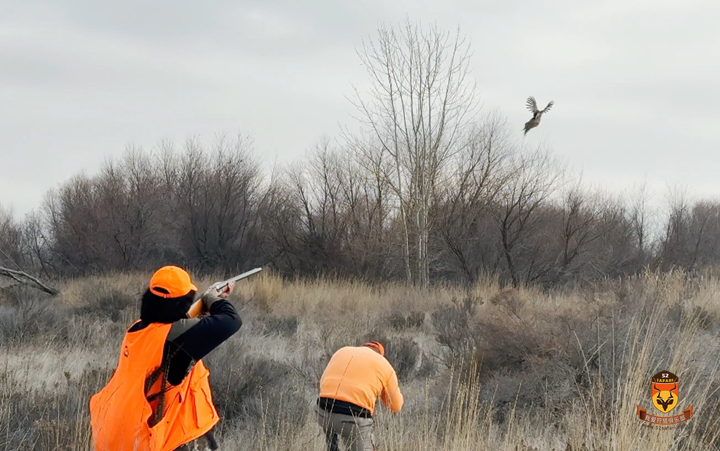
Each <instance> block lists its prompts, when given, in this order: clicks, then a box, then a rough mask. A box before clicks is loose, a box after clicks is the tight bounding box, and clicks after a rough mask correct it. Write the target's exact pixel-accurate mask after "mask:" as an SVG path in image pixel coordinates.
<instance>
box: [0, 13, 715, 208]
mask: <svg viewBox="0 0 720 451" xmlns="http://www.w3.org/2000/svg"><path fill="white" fill-rule="evenodd" d="M406 16H408V17H409V18H410V19H411V20H413V21H422V22H424V23H427V22H429V21H435V22H436V23H437V24H438V25H439V26H441V27H443V28H446V29H448V30H453V29H454V28H455V27H458V26H459V27H460V28H461V30H462V31H463V32H464V33H466V34H467V36H468V38H469V39H470V41H471V42H472V47H473V50H474V56H473V59H472V70H473V73H472V75H473V77H474V78H475V79H476V80H477V83H478V87H479V94H480V98H481V102H482V105H483V108H484V110H485V111H491V110H495V111H499V112H500V113H502V114H503V115H505V116H506V117H507V120H508V124H509V127H510V128H511V129H517V133H518V138H521V136H522V132H521V129H522V127H523V124H524V122H525V121H527V120H528V119H529V116H530V115H529V112H528V111H527V110H525V106H524V103H525V99H526V98H527V97H528V96H529V95H534V96H535V97H536V98H537V100H538V103H539V104H541V105H542V106H544V105H545V104H546V103H547V102H548V101H549V100H554V101H555V106H554V107H553V109H552V111H550V112H549V113H547V114H546V115H545V116H544V117H543V121H542V124H541V125H540V127H538V128H536V129H534V130H532V131H531V132H530V133H529V134H528V136H527V137H526V138H525V139H526V141H528V142H530V143H544V144H545V145H546V146H548V147H549V148H551V149H552V150H553V151H554V153H555V154H556V155H557V156H558V157H560V158H561V159H562V160H564V161H565V162H566V163H568V164H569V165H570V166H571V167H572V168H574V169H575V170H576V171H577V172H578V173H579V172H580V171H582V173H583V174H584V178H585V180H586V181H587V182H588V183H592V184H595V185H600V186H604V187H606V188H607V189H608V190H616V191H618V190H619V191H622V190H625V189H628V188H630V187H632V186H633V185H634V184H639V183H642V182H643V180H647V182H648V184H649V185H650V187H651V188H654V189H655V190H656V192H657V193H658V195H659V196H662V195H663V194H664V191H665V187H666V185H667V184H677V183H680V184H684V185H686V186H687V187H688V188H689V189H690V192H691V194H695V195H698V196H703V197H712V198H718V197H720V153H719V152H718V150H719V149H718V145H717V144H716V143H717V132H716V130H717V125H716V122H717V121H718V119H720V117H719V116H720V115H719V114H718V112H717V108H718V105H720V84H719V82H718V80H720V62H719V61H720V50H719V49H720V28H718V27H717V22H718V20H719V19H720V3H718V2H717V1H714V0H608V1H602V0H601V1H594V2H588V1H578V0H547V1H544V2H538V1H530V0H505V1H497V0H496V1H486V0H485V1H483V0H442V1H441V0H432V1H428V0H425V1H423V0H414V1H410V0H393V1H378V0H362V1H358V0H340V1H338V0H305V1H302V2H300V1H297V0H294V1H287V0H265V1H255V2H248V1H242V0H240V1H238V0H236V1H225V0H218V1H210V2H197V1H188V0H173V1H159V0H142V1H141V0H125V1H122V2H120V1H113V2H109V1H97V0H94V1H90V0H85V1H83V0H56V1H33V0H3V1H2V2H0V99H1V101H2V108H0V153H1V154H2V165H0V203H2V204H3V205H5V206H12V207H13V208H14V210H15V212H16V214H24V213H26V212H28V211H30V210H31V209H33V208H35V207H37V206H39V205H40V202H41V200H42V197H43V195H44V194H45V192H46V191H47V190H48V189H50V188H52V187H55V186H57V185H58V184H59V183H61V182H62V181H64V180H66V179H67V178H69V177H70V176H71V175H73V174H76V173H79V172H80V171H82V170H85V171H87V172H89V173H93V172H95V171H96V170H97V169H98V168H99V167H100V165H101V164H102V162H103V160H105V159H106V158H108V157H110V156H119V155H121V154H122V153H123V150H124V148H125V146H126V145H127V144H131V143H132V144H136V145H140V146H143V147H146V148H151V147H153V146H154V145H155V144H157V143H158V142H159V141H160V140H161V139H170V140H174V141H175V142H177V143H181V142H182V141H184V140H185V139H186V138H188V137H190V136H197V137H200V138H201V139H203V140H205V141H206V142H208V143H209V142H210V141H211V140H212V137H213V136H214V134H216V133H223V132H225V133H228V134H235V133H237V132H242V133H244V134H248V135H250V136H252V137H253V138H254V141H255V147H256V150H257V152H258V154H262V155H263V159H264V160H266V161H272V160H273V159H275V158H277V159H278V160H279V161H281V162H284V161H291V160H292V159H293V158H297V157H299V156H300V155H302V154H303V153H304V152H305V150H307V149H308V148H311V147H312V146H313V145H314V144H316V143H317V142H318V140H319V139H320V138H321V137H322V136H323V135H327V136H335V135H337V134H338V130H339V127H338V124H348V125H349V124H352V123H353V120H352V118H351V117H350V116H349V113H350V112H351V111H352V107H351V105H350V103H349V102H348V100H347V97H349V96H351V95H352V84H353V83H355V84H360V85H362V84H363V83H365V82H366V78H365V73H364V70H363V68H362V67H361V66H360V61H359V59H358V57H357V55H356V53H355V48H356V47H357V46H359V45H360V44H361V41H362V39H367V38H368V37H370V36H372V35H373V34H374V32H375V30H376V29H377V25H378V23H379V22H380V21H382V22H391V23H400V22H402V21H403V20H404V19H405V17H406Z"/></svg>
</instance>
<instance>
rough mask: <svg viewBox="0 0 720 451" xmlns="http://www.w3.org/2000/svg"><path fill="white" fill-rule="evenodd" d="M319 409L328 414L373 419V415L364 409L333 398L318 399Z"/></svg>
mask: <svg viewBox="0 0 720 451" xmlns="http://www.w3.org/2000/svg"><path fill="white" fill-rule="evenodd" d="M317 404H318V407H320V408H321V409H322V410H324V411H326V412H332V413H339V414H341V415H350V416H353V417H360V418H372V413H370V411H369V410H367V409H366V408H364V407H360V406H358V405H357V404H353V403H351V402H347V401H340V400H339V399H332V398H322V397H321V398H318V400H317Z"/></svg>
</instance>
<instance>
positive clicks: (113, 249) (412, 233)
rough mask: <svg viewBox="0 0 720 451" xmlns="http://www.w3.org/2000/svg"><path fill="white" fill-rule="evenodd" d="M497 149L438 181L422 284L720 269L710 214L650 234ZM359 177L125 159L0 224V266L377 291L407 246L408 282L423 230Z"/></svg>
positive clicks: (718, 214) (468, 159) (216, 159)
mask: <svg viewBox="0 0 720 451" xmlns="http://www.w3.org/2000/svg"><path fill="white" fill-rule="evenodd" d="M509 142H510V140H508V139H507V138H506V137H505V136H504V135H503V134H502V130H501V127H500V126H499V125H498V124H497V123H495V122H489V123H486V124H485V125H484V126H483V127H482V128H480V129H478V130H477V133H476V136H475V138H474V142H473V145H471V146H467V148H466V149H464V151H463V152H460V153H458V154H457V155H456V157H455V158H454V160H453V164H452V165H448V166H447V167H448V168H452V170H451V171H448V172H447V173H445V174H442V177H440V178H439V182H438V183H437V184H436V187H435V190H434V192H433V193H432V199H431V202H430V209H429V212H428V213H429V214H428V220H429V227H428V229H429V231H430V233H429V235H428V240H427V245H428V255H429V257H430V261H429V262H428V263H429V272H430V279H431V280H432V281H440V280H448V281H462V282H472V281H474V280H476V279H477V278H479V277H482V276H486V275H491V276H495V275H497V276H498V277H499V278H500V279H501V280H502V281H503V282H506V283H510V284H521V283H540V284H544V285H554V284H562V283H567V282H571V281H589V280H593V279H597V278H603V277H614V276H619V275H624V274H633V273H637V272H638V271H641V270H642V269H643V268H644V267H645V266H650V267H653V268H657V269H669V268H671V267H679V268H683V269H686V270H697V269H701V268H703V267H705V266H708V265H714V264H717V263H718V262H720V204H711V203H705V202H699V203H695V204H692V205H691V204H690V203H689V202H688V200H687V198H684V197H682V196H680V197H676V198H675V199H674V200H673V201H672V202H670V205H669V212H670V213H669V215H667V217H666V219H665V222H664V224H662V223H660V224H658V223H656V224H655V227H654V230H656V231H658V230H659V231H660V232H661V233H654V234H653V233H651V227H650V225H649V217H650V211H649V208H648V207H647V205H646V201H647V198H646V196H645V195H644V194H643V192H642V191H641V190H639V191H638V192H636V193H633V195H632V196H630V197H629V198H625V199H623V198H617V197H615V198H614V197H612V196H609V195H603V194H602V193H597V192H596V193H592V192H588V191H586V190H582V189H581V188H580V187H579V184H578V182H577V181H573V180H572V179H571V177H569V176H568V175H567V174H566V173H565V172H564V171H563V170H562V167H561V166H560V165H559V164H558V163H557V162H556V161H555V160H553V158H552V157H551V155H550V154H548V153H546V152H541V151H529V152H528V151H525V152H522V151H520V150H518V149H515V148H513V147H512V146H511V145H509V144H508V143H509ZM369 163H371V162H368V161H367V159H366V158H365V157H364V156H363V155H362V154H359V153H356V152H354V151H353V148H352V147H351V146H348V147H347V148H344V149H342V148H332V146H330V144H329V143H327V142H325V143H322V144H321V145H319V146H318V147H317V148H316V149H315V150H314V151H313V152H311V153H310V154H309V156H307V157H306V158H304V159H303V160H302V161H298V162H295V163H293V164H292V165H289V166H288V167H287V168H274V170H272V171H267V170H263V169H262V167H261V164H260V163H259V162H258V160H257V159H256V157H255V155H254V153H253V148H252V143H251V141H250V140H249V139H248V138H246V137H242V136H241V137H238V138H236V139H233V140H229V139H219V140H218V141H217V142H215V143H213V144H212V147H211V148H210V149H206V148H204V147H203V145H202V144H201V143H199V142H198V141H194V140H190V141H188V142H186V143H185V145H184V146H183V148H182V149H175V148H174V147H173V146H172V145H171V144H164V145H162V146H160V147H159V148H158V149H155V150H154V151H152V152H147V151H143V150H141V149H136V148H129V149H128V150H127V151H126V153H125V155H124V157H123V158H121V159H119V160H116V161H110V162H108V163H106V164H105V165H104V167H103V168H102V169H101V170H100V171H99V173H97V174H94V175H87V174H80V175H76V176H75V177H73V178H71V179H70V180H68V181H67V182H65V183H63V184H62V185H61V186H60V187H58V188H57V189H54V190H52V191H50V192H49V193H48V194H47V196H46V199H45V201H44V203H43V205H42V207H41V208H39V209H37V210H36V211H34V212H33V213H31V214H29V215H27V216H26V217H25V218H24V219H22V220H19V219H17V218H13V217H12V215H11V214H10V213H9V210H7V209H4V210H2V211H1V212H0V250H2V254H1V255H0V260H1V261H2V265H3V266H6V267H15V266H17V267H20V268H23V269H26V270H31V271H33V272H35V273H37V274H42V275H43V276H45V277H50V278H55V277H67V276H79V275H86V274H93V273H99V272H107V271H113V270H121V271H122V270H137V269H140V270H151V269H153V268H156V267H158V266H160V265H164V264H168V263H175V264H180V265H183V266H186V267H189V268H192V269H193V270H194V271H198V272H211V271H215V270H221V271H224V272H226V273H230V272H236V271H240V270H242V269H247V268H250V267H253V266H256V265H270V266H271V267H273V268H274V269H275V270H277V271H278V272H280V273H282V274H284V275H287V276H317V275H337V276H342V277H360V278H365V279H369V280H377V281H383V280H391V279H393V280H407V279H408V274H407V267H406V265H405V255H404V251H403V248H404V247H405V246H407V247H409V250H410V252H409V260H410V268H411V272H410V275H409V278H410V281H411V282H416V283H417V282H418V278H417V276H416V274H417V271H415V268H418V267H419V263H420V262H419V261H418V259H419V258H420V257H419V255H421V254H420V253H418V249H417V244H418V242H419V240H418V239H417V234H418V233H419V230H417V229H416V228H415V229H413V228H414V227H413V226H414V224H415V222H414V221H406V222H404V221H403V220H402V219H401V212H400V204H401V203H403V202H405V203H406V204H410V203H411V202H412V200H408V199H405V200H403V199H400V198H398V197H397V195H396V193H395V192H394V190H393V189H392V187H391V186H390V182H389V181H388V180H386V178H385V177H382V176H381V175H380V173H379V172H378V171H373V168H372V165H371V164H369ZM407 211H412V209H411V208H410V206H408V208H407ZM406 224H407V225H408V226H409V229H410V230H405V228H406ZM658 226H660V227H658Z"/></svg>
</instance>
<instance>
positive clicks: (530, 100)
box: [523, 96, 555, 135]
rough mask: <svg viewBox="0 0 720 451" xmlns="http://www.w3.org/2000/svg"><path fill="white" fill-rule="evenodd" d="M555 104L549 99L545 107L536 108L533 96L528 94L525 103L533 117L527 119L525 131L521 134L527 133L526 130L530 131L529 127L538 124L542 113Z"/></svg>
mask: <svg viewBox="0 0 720 451" xmlns="http://www.w3.org/2000/svg"><path fill="white" fill-rule="evenodd" d="M554 104H555V102H554V101H552V100H551V101H550V103H548V104H547V106H546V107H545V109H542V110H538V107H537V102H536V101H535V97H533V96H530V97H528V99H527V102H526V103H525V105H526V106H527V109H528V110H530V111H532V114H533V117H532V119H530V120H529V121H527V122H526V123H525V128H524V130H525V133H523V135H527V132H529V131H530V129H532V128H535V127H537V126H538V125H540V119H541V118H542V115H543V114H545V113H547V112H548V111H550V108H552V106H553V105H554Z"/></svg>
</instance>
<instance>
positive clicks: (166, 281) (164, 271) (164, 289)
mask: <svg viewBox="0 0 720 451" xmlns="http://www.w3.org/2000/svg"><path fill="white" fill-rule="evenodd" d="M150 291H151V292H152V293H153V294H156V295H158V296H160V297H162V298H179V297H180V296H185V295H186V294H188V293H190V292H191V291H197V287H196V286H195V285H193V283H192V282H191V281H190V274H188V273H187V271H185V270H184V269H182V268H180V267H178V266H163V267H162V268H160V269H158V270H157V271H155V274H153V276H152V278H151V279H150Z"/></svg>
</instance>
